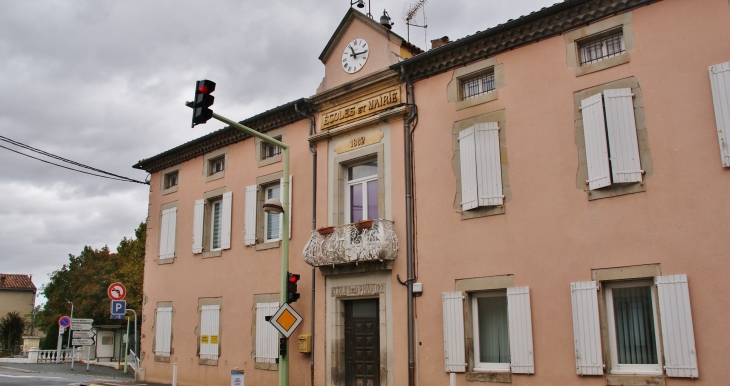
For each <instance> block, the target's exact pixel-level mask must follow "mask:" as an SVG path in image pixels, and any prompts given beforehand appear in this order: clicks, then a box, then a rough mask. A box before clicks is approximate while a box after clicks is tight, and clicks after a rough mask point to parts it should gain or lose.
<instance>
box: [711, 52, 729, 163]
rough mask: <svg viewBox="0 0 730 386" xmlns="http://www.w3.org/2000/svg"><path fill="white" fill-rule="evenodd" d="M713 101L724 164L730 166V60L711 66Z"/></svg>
mask: <svg viewBox="0 0 730 386" xmlns="http://www.w3.org/2000/svg"><path fill="white" fill-rule="evenodd" d="M710 85H711V86H712V102H713V104H714V105H715V121H716V122H717V136H718V139H719V140H720V157H721V159H722V166H724V167H728V166H730V148H729V147H730V143H728V141H730V62H726V63H722V64H717V65H714V66H710Z"/></svg>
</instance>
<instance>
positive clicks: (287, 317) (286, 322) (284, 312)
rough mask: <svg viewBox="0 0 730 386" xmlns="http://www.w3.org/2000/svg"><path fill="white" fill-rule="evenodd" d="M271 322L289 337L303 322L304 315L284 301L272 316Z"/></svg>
mask: <svg viewBox="0 0 730 386" xmlns="http://www.w3.org/2000/svg"><path fill="white" fill-rule="evenodd" d="M269 322H270V323H271V324H272V325H273V326H274V328H276V329H277V330H279V332H280V333H281V334H282V335H284V336H285V337H287V338H289V337H290V336H291V334H292V333H293V332H294V330H296V329H297V327H299V323H301V322H302V317H301V315H299V314H298V313H297V311H296V310H294V309H293V308H292V306H290V305H289V303H284V304H283V305H282V306H281V307H280V308H279V310H278V311H276V313H275V314H274V315H272V316H271V319H270V320H269Z"/></svg>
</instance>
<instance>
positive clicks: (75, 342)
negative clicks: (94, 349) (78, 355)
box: [71, 339, 94, 346]
mask: <svg viewBox="0 0 730 386" xmlns="http://www.w3.org/2000/svg"><path fill="white" fill-rule="evenodd" d="M92 344H94V340H93V339H71V346H91V345H92Z"/></svg>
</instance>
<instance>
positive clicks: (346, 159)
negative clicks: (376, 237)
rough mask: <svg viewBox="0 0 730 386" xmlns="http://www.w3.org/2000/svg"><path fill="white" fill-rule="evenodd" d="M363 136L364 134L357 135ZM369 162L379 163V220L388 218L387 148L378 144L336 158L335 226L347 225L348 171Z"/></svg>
mask: <svg viewBox="0 0 730 386" xmlns="http://www.w3.org/2000/svg"><path fill="white" fill-rule="evenodd" d="M355 135H356V136H357V135H362V133H358V134H355ZM367 161H377V163H378V218H383V219H384V218H387V213H386V198H389V197H390V194H389V193H390V184H389V181H388V180H387V179H386V178H385V146H384V144H382V143H376V144H373V145H368V146H364V147H361V148H359V149H355V150H351V151H348V152H346V153H342V154H340V155H337V156H335V157H334V160H333V163H332V165H333V166H332V167H333V170H334V173H333V176H332V181H331V189H332V190H331V191H332V195H331V197H330V199H331V200H332V206H331V208H332V213H331V215H332V218H333V219H334V222H333V225H342V224H345V211H346V210H347V208H345V194H347V169H348V168H349V167H350V166H353V165H356V164H360V163H363V162H367Z"/></svg>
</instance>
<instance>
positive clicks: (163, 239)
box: [159, 209, 170, 259]
mask: <svg viewBox="0 0 730 386" xmlns="http://www.w3.org/2000/svg"><path fill="white" fill-rule="evenodd" d="M169 215H170V212H169V209H165V210H163V211H162V216H161V217H160V253H159V256H160V259H168V258H169V257H168V255H169V254H168V252H167V249H168V247H167V244H168V241H167V238H168V237H169V234H170V231H169V230H168V229H167V228H168V226H169V224H170V222H169V221H168V219H167V218H168V217H169Z"/></svg>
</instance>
